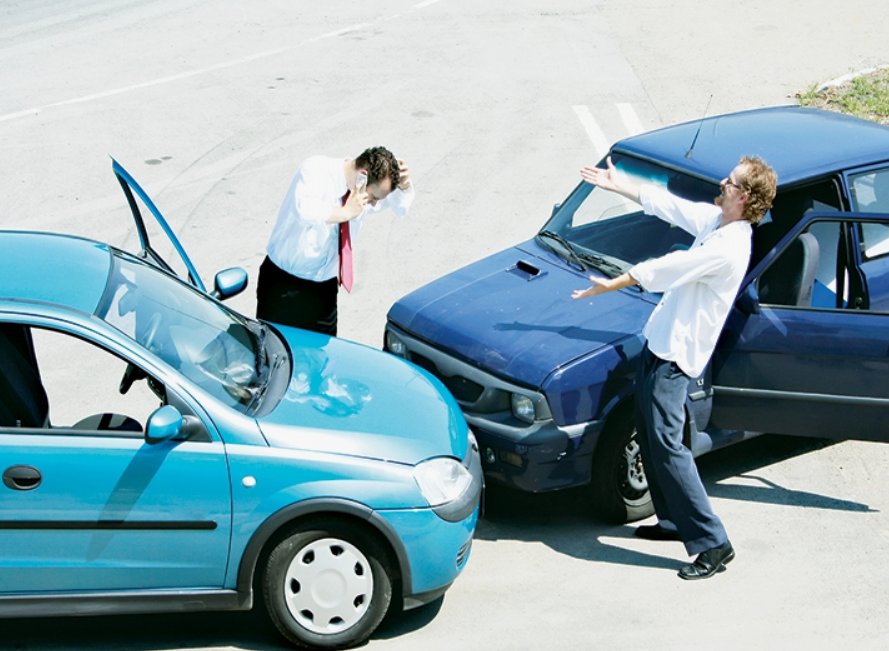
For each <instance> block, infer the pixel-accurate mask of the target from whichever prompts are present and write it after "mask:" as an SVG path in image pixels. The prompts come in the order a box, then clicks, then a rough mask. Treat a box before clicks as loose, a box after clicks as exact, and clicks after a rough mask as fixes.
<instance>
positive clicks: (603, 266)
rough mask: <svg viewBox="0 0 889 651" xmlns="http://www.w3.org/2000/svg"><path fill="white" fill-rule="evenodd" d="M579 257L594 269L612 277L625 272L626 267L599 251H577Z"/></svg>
mask: <svg viewBox="0 0 889 651" xmlns="http://www.w3.org/2000/svg"><path fill="white" fill-rule="evenodd" d="M577 257H579V258H580V259H581V260H583V261H584V262H585V263H587V264H589V265H590V266H591V267H592V268H593V269H596V270H597V271H601V272H602V273H604V274H605V275H606V276H608V277H610V278H617V277H618V276H620V275H621V274H622V273H623V272H624V268H623V267H622V266H621V265H619V264H617V263H616V262H614V261H613V260H609V259H608V258H606V257H604V256H601V255H599V254H598V253H586V252H580V253H577Z"/></svg>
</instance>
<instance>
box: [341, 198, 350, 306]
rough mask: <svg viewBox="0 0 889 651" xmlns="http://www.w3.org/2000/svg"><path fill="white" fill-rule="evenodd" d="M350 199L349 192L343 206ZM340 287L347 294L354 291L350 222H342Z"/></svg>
mask: <svg viewBox="0 0 889 651" xmlns="http://www.w3.org/2000/svg"><path fill="white" fill-rule="evenodd" d="M348 199H349V191H348V190H346V194H344V195H343V205H344V206H345V205H346V201H347V200H348ZM339 277H340V285H342V286H343V289H345V290H346V291H347V292H350V293H351V291H352V236H351V234H350V233H349V222H340V274H339Z"/></svg>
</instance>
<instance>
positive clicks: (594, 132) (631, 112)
mask: <svg viewBox="0 0 889 651" xmlns="http://www.w3.org/2000/svg"><path fill="white" fill-rule="evenodd" d="M615 107H616V108H617V113H618V114H619V115H620V119H621V122H622V123H623V131H622V133H620V134H618V137H617V138H609V137H608V136H607V135H606V134H605V130H604V129H603V128H602V127H601V126H600V124H599V121H598V120H596V118H595V117H594V116H593V112H592V111H591V110H590V108H589V107H588V106H584V105H582V104H578V105H575V106H572V108H573V109H574V113H575V114H576V115H577V119H578V120H580V124H581V126H582V127H583V128H584V130H585V131H586V133H587V137H589V139H590V142H591V143H592V145H593V149H594V150H595V153H596V155H598V156H599V158H601V157H602V156H604V155H605V154H606V153H608V150H610V149H611V144H612V143H613V142H616V141H617V140H620V139H621V138H626V137H628V136H635V135H636V134H639V133H642V132H643V131H645V126H644V125H643V124H642V121H641V120H640V119H639V115H638V114H637V113H636V109H634V108H633V105H632V104H628V103H618V104H615Z"/></svg>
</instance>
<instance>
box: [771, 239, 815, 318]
mask: <svg viewBox="0 0 889 651" xmlns="http://www.w3.org/2000/svg"><path fill="white" fill-rule="evenodd" d="M819 257H820V249H819V247H818V240H817V239H816V238H815V236H814V235H812V234H811V233H802V234H800V236H799V237H797V238H796V239H795V240H794V241H793V242H792V243H791V244H790V246H788V247H787V249H785V251H784V252H783V253H782V254H781V255H780V256H779V257H778V259H777V260H775V262H774V264H772V265H771V266H770V267H769V268H768V269H766V270H765V272H764V273H763V274H762V276H760V279H759V285H758V289H759V300H760V302H761V303H765V304H772V305H794V306H808V305H811V304H812V289H813V287H814V285H815V273H816V271H817V270H818V260H819Z"/></svg>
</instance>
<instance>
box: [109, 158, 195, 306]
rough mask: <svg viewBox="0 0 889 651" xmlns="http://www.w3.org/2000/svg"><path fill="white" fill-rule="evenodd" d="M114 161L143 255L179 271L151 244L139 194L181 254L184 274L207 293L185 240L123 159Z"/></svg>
mask: <svg viewBox="0 0 889 651" xmlns="http://www.w3.org/2000/svg"><path fill="white" fill-rule="evenodd" d="M111 162H112V169H113V170H114V174H115V176H117V180H118V181H119V182H120V186H121V187H122V188H123V192H124V194H125V195H126V197H127V203H128V204H129V206H130V210H131V211H132V213H133V219H134V220H135V222H136V232H137V233H138V234H139V243H140V245H141V247H142V251H141V253H140V255H141V256H142V257H144V258H145V259H146V260H149V261H151V262H152V263H153V264H155V265H156V266H158V267H160V268H161V269H164V270H165V271H168V272H170V273H172V274H176V271H175V270H174V269H173V267H172V266H171V265H170V264H169V263H168V262H167V261H166V260H164V259H163V258H162V257H161V255H160V254H159V253H158V252H157V250H156V249H155V248H153V247H152V245H151V241H150V239H149V233H148V229H147V228H146V225H145V220H144V219H143V217H142V211H141V210H140V209H139V202H138V201H137V200H136V197H138V198H139V200H141V202H142V204H143V205H144V206H145V207H146V208H147V209H148V211H149V212H150V213H151V214H152V215H153V216H154V218H155V220H157V223H158V225H159V226H160V228H161V230H162V232H163V234H164V235H165V236H166V237H167V238H168V239H169V242H170V244H172V246H173V249H174V250H175V251H176V253H177V254H178V257H179V258H180V259H181V260H182V263H183V265H184V269H185V271H184V274H185V275H186V276H187V280H188V282H190V283H191V284H192V285H194V286H195V287H197V288H198V289H199V290H201V291H202V292H204V293H206V291H207V290H206V288H205V287H204V283H203V282H202V281H201V277H200V276H199V275H198V272H197V270H196V269H195V267H194V265H193V264H192V262H191V259H190V258H189V257H188V254H187V253H186V252H185V249H183V248H182V244H180V242H179V239H178V238H177V237H176V235H175V234H174V233H173V230H172V229H171V228H170V225H169V224H168V223H167V220H166V219H164V216H163V215H162V214H161V212H160V210H158V208H157V206H155V205H154V202H153V201H152V200H151V197H149V196H148V194H147V193H146V192H145V190H143V189H142V187H141V186H140V185H139V184H138V183H137V182H136V180H135V179H134V178H133V177H132V176H131V175H130V173H129V172H127V171H126V170H125V169H124V168H123V166H122V165H121V164H120V163H118V162H117V161H116V160H114V159H113V158H112V159H111ZM176 275H178V274H176Z"/></svg>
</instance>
